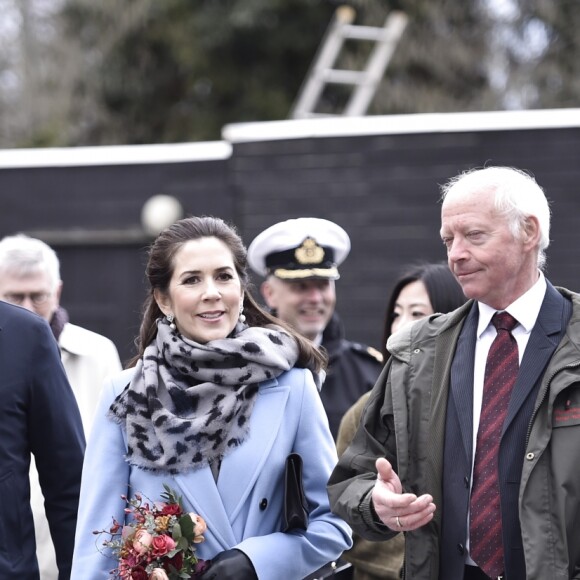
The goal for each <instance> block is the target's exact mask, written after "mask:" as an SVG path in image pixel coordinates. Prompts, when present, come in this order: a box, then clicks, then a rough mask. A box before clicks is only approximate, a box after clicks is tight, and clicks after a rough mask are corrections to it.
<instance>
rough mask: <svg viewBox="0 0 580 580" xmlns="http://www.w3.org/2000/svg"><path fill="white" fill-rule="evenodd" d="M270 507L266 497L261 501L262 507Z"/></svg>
mask: <svg viewBox="0 0 580 580" xmlns="http://www.w3.org/2000/svg"><path fill="white" fill-rule="evenodd" d="M267 507H268V500H267V499H266V498H265V497H264V498H262V501H261V502H260V509H261V510H262V511H264V510H265V509H266V508H267Z"/></svg>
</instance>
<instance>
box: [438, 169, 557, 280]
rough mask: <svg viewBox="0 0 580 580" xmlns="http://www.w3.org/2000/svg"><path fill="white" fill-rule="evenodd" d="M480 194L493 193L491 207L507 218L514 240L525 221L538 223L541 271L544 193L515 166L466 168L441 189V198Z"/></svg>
mask: <svg viewBox="0 0 580 580" xmlns="http://www.w3.org/2000/svg"><path fill="white" fill-rule="evenodd" d="M481 191H492V192H493V193H494V194H495V198H494V205H495V208H496V210H497V211H498V212H500V213H501V214H503V215H504V216H505V217H506V218H507V220H508V224H509V228H510V230H511V232H512V234H513V235H514V237H515V238H519V237H520V236H521V234H522V230H523V227H524V225H525V221H526V219H527V218H529V217H530V216H532V217H535V218H536V219H537V220H538V223H539V227H540V243H539V246H538V268H540V269H543V268H544V266H545V264H546V248H547V247H548V246H549V245H550V206H549V203H548V200H547V198H546V195H545V194H544V190H543V189H542V188H541V187H540V186H539V185H538V184H537V182H536V180H535V179H534V178H533V177H532V176H530V175H528V174H527V173H525V172H524V171H521V170H520V169H516V168H515V167H485V168H484V169H470V170H468V171H465V172H464V173H461V174H459V175H457V176H456V177H453V178H452V179H450V180H449V181H448V182H447V183H446V184H444V185H443V186H442V187H441V193H442V195H441V199H442V200H443V201H445V199H446V198H447V197H448V196H450V195H453V196H454V197H455V196H456V195H467V194H471V193H477V192H481Z"/></svg>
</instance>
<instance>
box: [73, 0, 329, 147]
mask: <svg viewBox="0 0 580 580" xmlns="http://www.w3.org/2000/svg"><path fill="white" fill-rule="evenodd" d="M141 2H142V0H125V3H126V4H128V5H131V4H140V3H141ZM150 4H151V7H150V10H149V11H148V13H147V14H146V15H144V17H143V18H142V19H140V20H138V21H135V22H134V26H133V27H132V28H130V29H128V30H126V32H125V33H124V34H123V35H121V36H120V37H119V38H118V39H115V42H114V43H112V45H111V46H110V47H108V50H107V52H106V53H105V54H103V52H102V48H101V46H100V39H101V37H103V36H107V30H109V29H110V27H114V26H115V21H114V18H115V16H114V15H113V14H110V13H109V14H104V13H103V10H102V9H101V8H100V7H99V3H92V4H88V3H86V2H82V3H79V2H74V1H70V2H69V4H68V6H67V8H66V9H65V11H64V13H63V18H65V19H66V21H67V23H68V24H67V30H68V31H73V30H76V31H77V34H79V35H80V38H82V39H84V41H83V42H84V46H83V47H82V48H83V50H84V51H85V52H86V54H87V55H90V54H100V55H102V57H101V58H97V59H96V61H97V66H96V67H95V68H94V69H93V70H92V71H91V75H92V76H94V77H96V78H97V79H99V81H98V82H97V83H96V85H95V83H94V78H93V79H88V80H85V79H83V81H82V83H79V92H81V93H82V92H85V91H86V90H88V86H87V83H88V85H89V86H90V85H93V86H94V89H96V91H97V100H98V101H99V103H100V105H101V108H102V109H103V114H102V115H101V116H99V117H96V118H93V119H91V122H90V124H88V125H87V126H85V127H84V128H83V130H82V132H81V133H80V134H79V135H78V136H77V140H78V141H79V142H91V143H112V142H125V143H151V142H172V141H195V140H209V139H219V138H220V133H221V129H222V127H223V126H224V124H227V123H230V122H239V121H256V120H271V119H281V118H285V117H286V116H287V114H288V110H289V109H290V106H291V104H292V100H293V99H294V97H295V95H296V93H297V91H298V89H299V87H300V84H301V82H302V80H303V78H304V76H305V74H306V71H307V69H308V65H309V62H310V60H311V58H312V55H313V54H314V52H315V50H316V47H317V45H318V43H319V42H320V38H321V36H322V34H323V33H324V30H325V27H326V25H327V23H328V21H329V19H330V17H331V15H332V13H333V10H334V8H333V6H332V5H331V4H329V3H328V2H321V1H316V0H243V1H238V0H195V1H192V0H163V2H150Z"/></svg>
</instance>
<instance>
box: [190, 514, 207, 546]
mask: <svg viewBox="0 0 580 580" xmlns="http://www.w3.org/2000/svg"><path fill="white" fill-rule="evenodd" d="M188 515H189V517H190V518H191V519H192V521H193V534H194V536H195V538H194V540H193V542H194V543H195V544H199V543H200V542H203V541H204V539H205V538H204V537H203V534H204V533H205V531H206V530H207V524H206V523H205V520H204V519H203V518H202V517H201V516H199V515H197V514H194V513H193V512H189V514H188Z"/></svg>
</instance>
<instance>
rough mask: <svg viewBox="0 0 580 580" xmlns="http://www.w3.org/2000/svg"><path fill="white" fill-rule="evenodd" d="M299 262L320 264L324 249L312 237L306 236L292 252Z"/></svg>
mask: <svg viewBox="0 0 580 580" xmlns="http://www.w3.org/2000/svg"><path fill="white" fill-rule="evenodd" d="M294 256H295V258H296V261H297V262H298V263H299V264H320V262H322V260H323V259H324V249H323V248H321V247H320V246H319V245H318V244H317V243H316V241H315V240H313V239H312V238H306V239H305V240H304V241H303V242H302V245H301V246H300V247H298V248H296V251H295V252H294Z"/></svg>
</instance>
